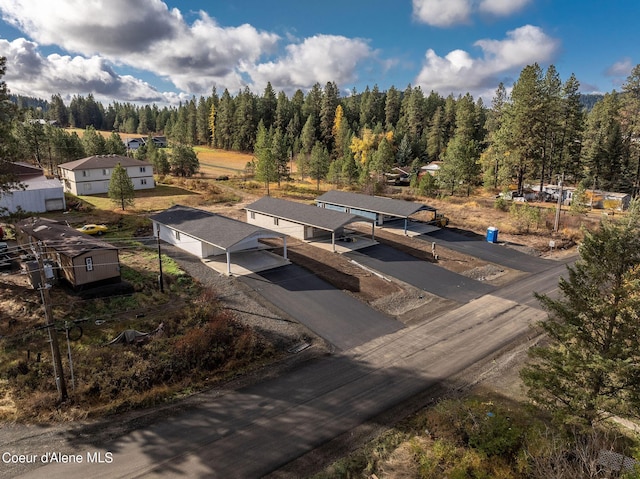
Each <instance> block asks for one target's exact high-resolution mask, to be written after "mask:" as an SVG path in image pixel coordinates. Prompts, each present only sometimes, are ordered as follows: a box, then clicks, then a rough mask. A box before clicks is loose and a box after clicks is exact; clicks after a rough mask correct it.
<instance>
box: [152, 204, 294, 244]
mask: <svg viewBox="0 0 640 479" xmlns="http://www.w3.org/2000/svg"><path fill="white" fill-rule="evenodd" d="M151 219H152V220H153V221H155V222H157V223H160V224H163V225H166V226H169V227H170V228H173V229H174V230H177V231H180V232H181V233H184V234H186V235H189V236H193V237H194V238H197V239H199V240H201V241H204V242H205V243H209V244H212V245H214V246H217V247H219V248H221V249H224V250H227V249H229V248H231V247H232V246H234V245H235V244H237V243H239V242H241V241H243V240H245V239H247V238H250V237H259V238H282V237H284V235H283V234H281V233H277V232H274V231H270V230H267V229H264V228H260V227H258V226H254V225H250V224H248V223H245V222H243V221H238V220H234V219H232V218H227V217H226V216H221V215H217V214H215V213H212V212H210V211H204V210H199V209H196V208H190V207H188V206H182V205H175V206H172V207H171V208H169V209H168V210H165V211H163V212H162V213H157V214H155V215H153V216H151Z"/></svg>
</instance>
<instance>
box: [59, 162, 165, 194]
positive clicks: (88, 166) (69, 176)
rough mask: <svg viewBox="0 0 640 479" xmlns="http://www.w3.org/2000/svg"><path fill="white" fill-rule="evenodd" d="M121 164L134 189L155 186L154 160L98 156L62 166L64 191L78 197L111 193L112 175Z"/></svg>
mask: <svg viewBox="0 0 640 479" xmlns="http://www.w3.org/2000/svg"><path fill="white" fill-rule="evenodd" d="M118 163H120V164H121V165H122V167H123V168H125V169H126V170H127V174H128V175H129V178H131V181H132V182H133V188H134V189H136V190H146V189H150V188H154V187H155V182H154V180H153V166H151V163H147V162H146V161H140V160H136V159H133V158H129V157H127V156H120V155H95V156H90V157H88V158H82V159H81V160H75V161H70V162H68V163H62V164H61V165H58V168H59V171H60V179H61V180H62V183H63V185H64V190H65V191H66V192H68V193H73V194H74V195H77V196H82V195H98V194H101V193H108V192H109V181H111V174H112V173H113V169H114V168H115V167H116V165H117V164H118Z"/></svg>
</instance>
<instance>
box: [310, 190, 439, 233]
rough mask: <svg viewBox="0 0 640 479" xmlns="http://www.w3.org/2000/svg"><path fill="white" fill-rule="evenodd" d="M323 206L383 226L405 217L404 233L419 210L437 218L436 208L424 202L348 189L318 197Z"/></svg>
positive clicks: (318, 202) (318, 203) (328, 192)
mask: <svg viewBox="0 0 640 479" xmlns="http://www.w3.org/2000/svg"><path fill="white" fill-rule="evenodd" d="M316 204H317V205H318V206H319V207H321V208H326V209H330V210H336V211H343V212H345V213H351V214H354V215H357V216H360V217H362V218H366V219H368V220H369V221H373V222H374V223H375V225H376V226H382V225H383V224H384V223H385V222H386V221H390V220H397V219H404V233H405V234H407V225H408V221H409V217H410V216H412V215H414V214H416V213H417V212H419V211H432V212H433V218H434V219H435V218H436V209H435V208H433V207H431V206H427V205H425V204H422V203H414V202H412V201H404V200H397V199H394V198H386V197H383V196H372V195H363V194H360V193H351V192H348V191H338V190H331V191H327V192H326V193H325V194H323V195H322V196H320V197H318V198H316Z"/></svg>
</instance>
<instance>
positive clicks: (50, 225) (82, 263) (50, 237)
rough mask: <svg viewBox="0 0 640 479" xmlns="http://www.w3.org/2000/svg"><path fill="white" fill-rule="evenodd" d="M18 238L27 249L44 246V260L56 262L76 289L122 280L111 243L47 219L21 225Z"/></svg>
mask: <svg viewBox="0 0 640 479" xmlns="http://www.w3.org/2000/svg"><path fill="white" fill-rule="evenodd" d="M16 235H17V238H16V239H17V241H18V244H19V245H20V246H22V247H24V248H25V249H27V250H32V247H35V245H36V244H37V243H40V244H41V245H42V251H43V256H44V259H48V260H50V261H52V262H53V263H54V264H55V265H56V267H57V271H58V276H59V277H60V278H62V279H65V280H66V281H67V282H68V283H69V284H70V285H71V286H73V287H74V288H76V289H81V288H83V287H85V286H87V285H91V286H94V285H96V284H99V283H115V282H119V281H120V259H119V255H118V249H117V248H116V247H115V246H113V245H110V244H109V243H106V242H104V241H100V240H98V239H96V238H93V237H91V236H88V235H86V234H83V233H80V232H78V231H76V230H75V229H73V228H71V227H69V226H67V225H64V224H62V223H58V222H57V221H53V220H49V219H45V218H29V219H26V220H24V221H21V222H19V223H17V224H16Z"/></svg>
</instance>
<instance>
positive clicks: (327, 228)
mask: <svg viewBox="0 0 640 479" xmlns="http://www.w3.org/2000/svg"><path fill="white" fill-rule="evenodd" d="M244 209H245V210H246V211H247V223H250V224H253V225H256V226H261V227H263V228H268V229H270V230H273V231H278V232H280V233H283V234H286V235H289V236H292V237H294V238H298V239H301V240H305V241H308V240H318V239H327V238H331V245H332V248H333V251H335V250H336V248H335V246H336V245H335V242H336V238H338V239H339V238H340V237H342V236H344V234H345V231H344V227H345V226H346V225H348V224H350V223H354V222H356V221H362V218H361V217H359V216H357V215H354V214H349V213H344V212H341V211H335V210H331V209H325V208H318V207H316V206H313V205H308V204H304V203H299V202H297V201H288V200H282V199H279V198H272V197H270V196H264V197H262V198H260V199H259V200H257V201H255V202H253V203H251V204H250V205H248V206H246V207H245V208H244ZM372 235H373V227H372Z"/></svg>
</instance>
